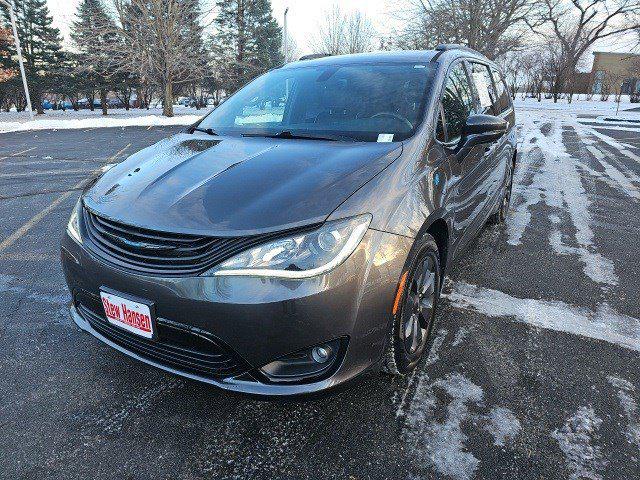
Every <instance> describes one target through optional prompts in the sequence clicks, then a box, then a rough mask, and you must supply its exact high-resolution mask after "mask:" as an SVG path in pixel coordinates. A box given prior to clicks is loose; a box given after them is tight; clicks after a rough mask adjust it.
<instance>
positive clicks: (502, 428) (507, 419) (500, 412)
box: [484, 407, 522, 447]
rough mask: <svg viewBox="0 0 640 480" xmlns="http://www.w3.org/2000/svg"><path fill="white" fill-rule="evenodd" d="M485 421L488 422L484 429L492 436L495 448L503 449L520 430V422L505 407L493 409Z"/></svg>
mask: <svg viewBox="0 0 640 480" xmlns="http://www.w3.org/2000/svg"><path fill="white" fill-rule="evenodd" d="M486 419H487V420H488V422H487V423H486V424H485V425H484V429H485V430H486V431H487V432H489V433H490V434H491V435H493V438H494V445H495V446H497V447H504V446H505V445H506V443H507V442H511V441H513V439H515V438H516V436H517V435H518V433H520V430H521V429H522V427H521V425H520V421H519V420H518V419H517V418H516V416H515V415H514V413H513V412H512V411H511V410H509V409H508V408H506V407H493V408H492V409H491V411H490V412H489V415H487V416H486Z"/></svg>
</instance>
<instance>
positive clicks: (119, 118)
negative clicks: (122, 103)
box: [0, 110, 205, 133]
mask: <svg viewBox="0 0 640 480" xmlns="http://www.w3.org/2000/svg"><path fill="white" fill-rule="evenodd" d="M144 112H145V113H144V114H141V112H140V113H139V112H135V111H131V112H130V114H129V115H125V114H110V115H109V116H106V117H102V116H100V117H97V116H87V117H85V118H77V117H78V116H80V115H79V114H78V113H79V112H68V113H67V115H66V117H68V118H64V117H63V116H62V115H56V116H54V115H51V114H50V113H47V114H46V115H45V116H44V117H38V118H36V119H35V120H31V121H22V122H21V121H4V118H5V116H4V115H0V120H2V121H0V133H9V132H19V131H26V130H69V129H83V128H112V127H133V126H142V127H148V126H167V125H191V124H192V123H195V122H197V121H198V120H200V119H201V118H202V117H203V116H204V113H205V112H203V114H202V115H193V114H184V115H175V116H173V117H163V116H161V115H149V114H148V112H147V111H146V110H144ZM74 113H75V114H74ZM82 114H83V115H86V114H84V112H82ZM47 116H51V117H52V118H46V117H47ZM73 117H76V118H73Z"/></svg>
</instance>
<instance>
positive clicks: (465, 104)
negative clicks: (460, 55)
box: [442, 63, 474, 142]
mask: <svg viewBox="0 0 640 480" xmlns="http://www.w3.org/2000/svg"><path fill="white" fill-rule="evenodd" d="M442 108H443V109H444V118H445V124H446V130H447V131H446V133H447V142H454V141H456V140H458V139H459V138H460V136H461V135H462V127H463V126H464V124H465V122H466V121H467V118H468V117H469V115H470V114H471V112H473V111H474V100H473V93H472V90H471V84H470V83H469V79H468V77H467V72H466V70H465V68H464V65H463V64H462V63H458V64H457V65H456V66H455V67H453V68H452V69H451V71H450V72H449V77H448V78H447V81H446V83H445V87H444V93H443V95H442Z"/></svg>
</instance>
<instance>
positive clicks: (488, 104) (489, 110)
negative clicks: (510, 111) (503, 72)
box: [469, 62, 500, 115]
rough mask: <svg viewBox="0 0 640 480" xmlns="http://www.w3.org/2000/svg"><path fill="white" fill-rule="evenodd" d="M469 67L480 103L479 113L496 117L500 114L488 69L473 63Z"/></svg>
mask: <svg viewBox="0 0 640 480" xmlns="http://www.w3.org/2000/svg"><path fill="white" fill-rule="evenodd" d="M469 67H470V70H471V79H472V80H473V85H474V87H475V89H476V93H477V94H478V100H479V102H480V113H486V114H489V115H497V114H498V113H500V106H499V105H498V95H497V93H496V90H495V87H494V85H493V81H492V80H491V73H489V67H487V66H486V65H483V64H481V63H475V62H471V63H469Z"/></svg>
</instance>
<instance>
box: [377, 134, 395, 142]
mask: <svg viewBox="0 0 640 480" xmlns="http://www.w3.org/2000/svg"><path fill="white" fill-rule="evenodd" d="M378 141H379V142H393V133H380V134H378Z"/></svg>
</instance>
